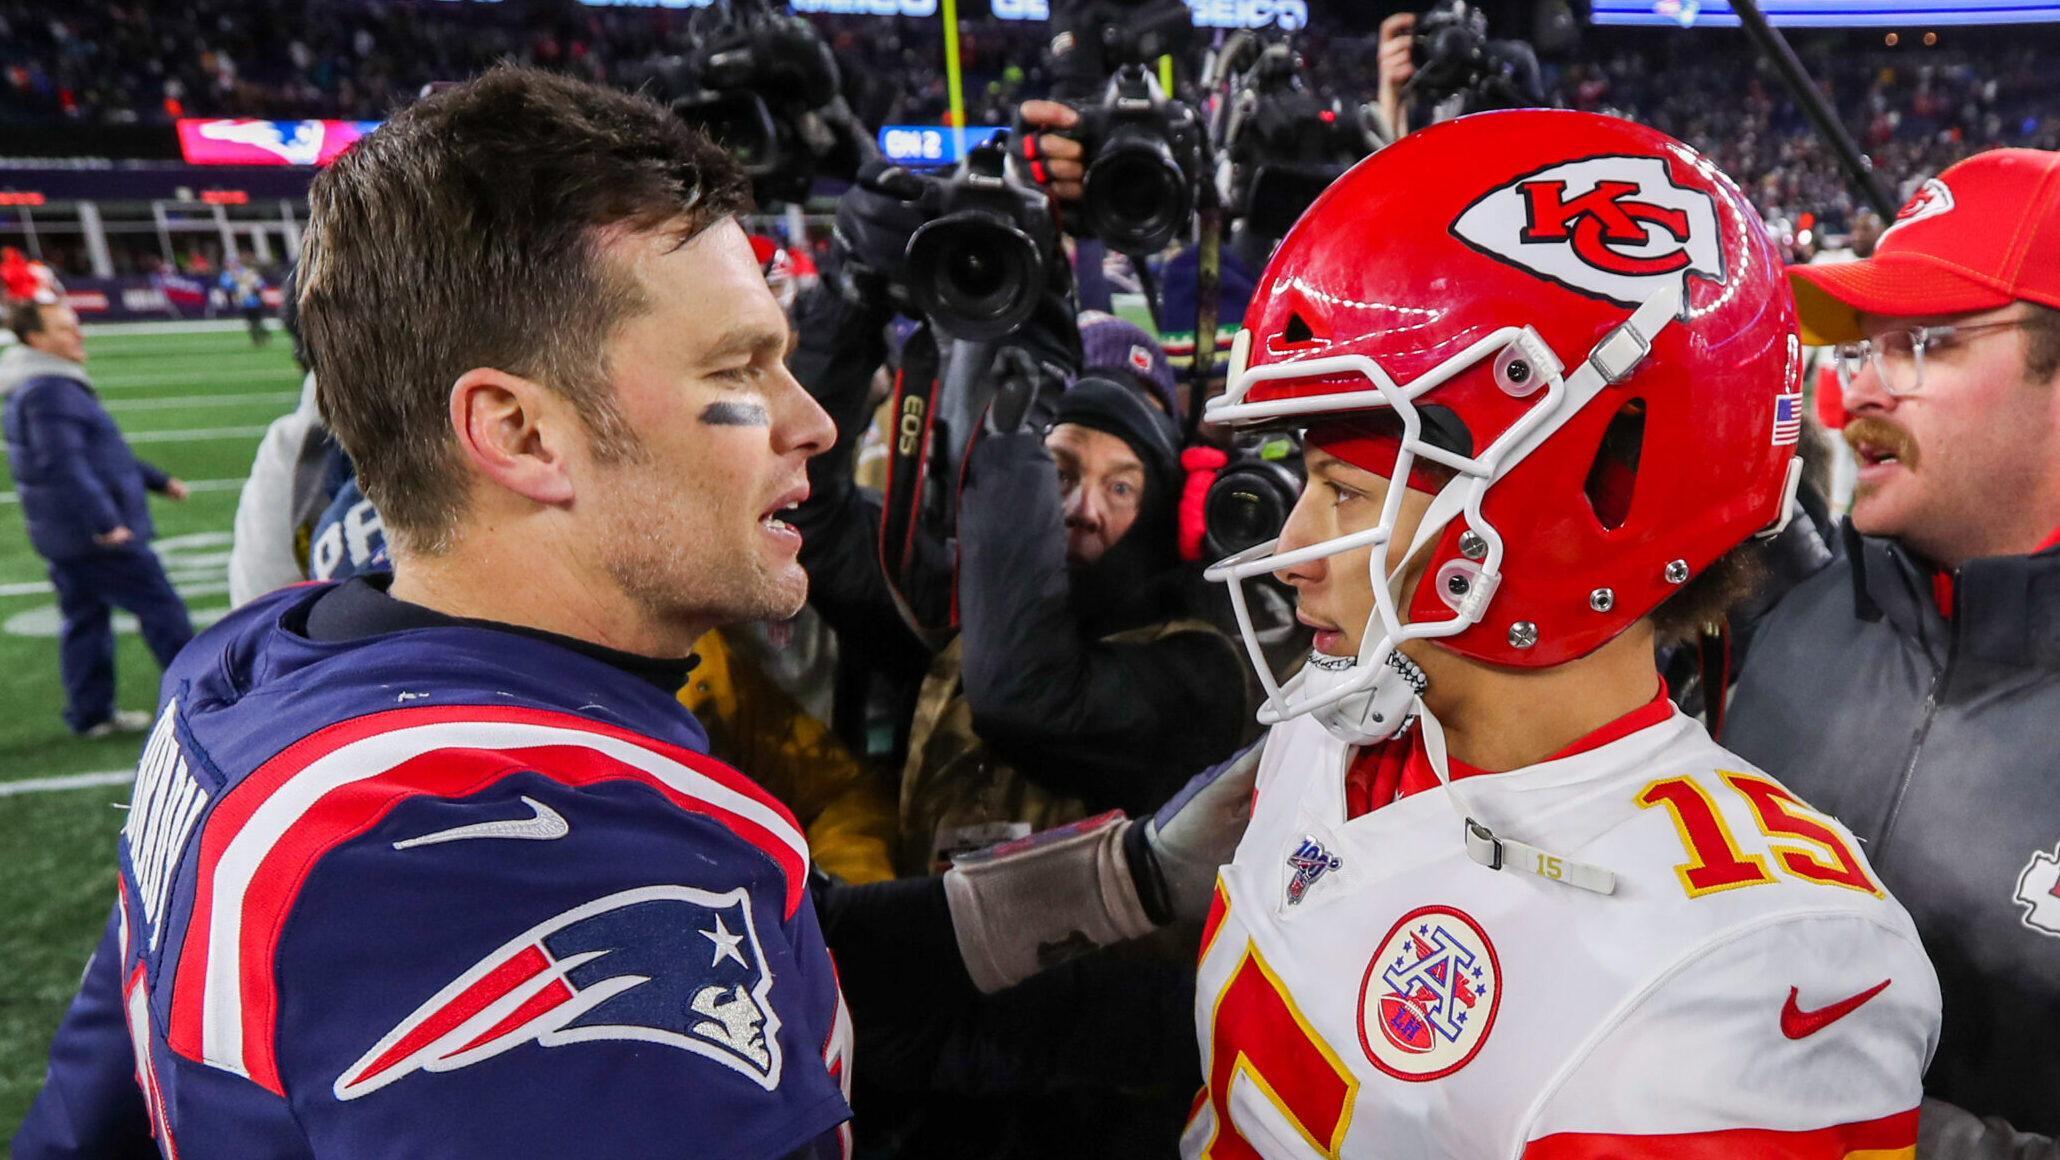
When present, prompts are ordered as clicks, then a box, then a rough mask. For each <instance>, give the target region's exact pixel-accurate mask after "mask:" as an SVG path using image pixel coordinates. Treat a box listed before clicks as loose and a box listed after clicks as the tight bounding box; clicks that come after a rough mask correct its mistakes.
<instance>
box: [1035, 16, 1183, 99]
mask: <svg viewBox="0 0 2060 1160" xmlns="http://www.w3.org/2000/svg"><path fill="white" fill-rule="evenodd" d="M1051 27H1052V29H1053V33H1054V35H1053V36H1052V40H1051V48H1050V52H1051V66H1052V97H1053V98H1054V99H1055V100H1061V101H1065V102H1066V103H1067V104H1075V105H1077V104H1079V103H1081V102H1086V101H1092V100H1094V99H1095V98H1096V97H1097V96H1099V95H1100V94H1101V91H1102V88H1103V87H1104V86H1105V85H1106V84H1107V83H1108V78H1109V74H1110V73H1111V72H1113V71H1115V69H1116V68H1118V67H1119V66H1122V65H1125V64H1150V63H1151V62H1153V61H1156V60H1158V59H1159V58H1160V57H1162V56H1174V57H1181V56H1185V55H1186V54H1187V52H1188V50H1189V48H1191V47H1193V42H1194V40H1195V34H1194V33H1195V29H1194V13H1193V10H1192V9H1190V8H1189V7H1188V6H1187V3H1186V0H1054V2H1053V4H1052V5H1051Z"/></svg>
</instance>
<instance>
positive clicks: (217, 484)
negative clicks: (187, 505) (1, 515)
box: [0, 479, 244, 507]
mask: <svg viewBox="0 0 2060 1160" xmlns="http://www.w3.org/2000/svg"><path fill="white" fill-rule="evenodd" d="M243 482H244V481H243V480H241V479H189V480H187V481H186V490H187V491H191V492H203V491H235V490H237V489H239V488H241V487H242V486H243ZM20 502H21V493H20V492H18V491H0V507H6V506H7V505H8V504H11V503H20Z"/></svg>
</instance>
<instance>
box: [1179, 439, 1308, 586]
mask: <svg viewBox="0 0 2060 1160" xmlns="http://www.w3.org/2000/svg"><path fill="white" fill-rule="evenodd" d="M1226 454H1227V455H1228V456H1229V462H1227V463H1225V464H1224V465H1223V466H1222V467H1221V468H1219V469H1218V470H1217V472H1216V478H1215V480H1214V481H1213V482H1211V483H1210V484H1209V491H1208V494H1207V495H1206V496H1205V497H1204V498H1203V500H1202V528H1203V531H1202V553H1203V558H1204V559H1207V560H1221V559H1223V558H1224V557H1226V556H1232V555H1235V554H1237V553H1239V552H1242V551H1244V550H1245V549H1247V548H1251V547H1255V546H1257V545H1259V544H1263V543H1265V542H1266V541H1268V540H1273V539H1278V538H1279V537H1280V532H1281V529H1282V528H1284V527H1286V526H1287V519H1288V513H1289V512H1291V511H1293V510H1294V508H1295V501H1296V500H1298V499H1300V498H1301V497H1302V487H1303V485H1304V482H1305V480H1306V474H1305V469H1304V468H1303V466H1302V446H1301V440H1300V439H1299V438H1298V437H1297V436H1295V435H1294V434H1291V433H1285V432H1280V431H1274V432H1264V431H1261V432H1255V433H1250V434H1246V435H1242V436H1240V438H1239V439H1238V440H1237V442H1236V443H1234V444H1233V445H1232V446H1230V447H1229V448H1227V449H1226Z"/></svg>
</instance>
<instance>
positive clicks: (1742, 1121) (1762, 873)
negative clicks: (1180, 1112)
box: [1182, 708, 1939, 1160]
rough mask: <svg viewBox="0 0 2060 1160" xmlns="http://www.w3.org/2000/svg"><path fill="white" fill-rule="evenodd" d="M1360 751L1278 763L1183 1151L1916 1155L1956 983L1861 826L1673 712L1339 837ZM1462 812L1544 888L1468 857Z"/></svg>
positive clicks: (1244, 860)
mask: <svg viewBox="0 0 2060 1160" xmlns="http://www.w3.org/2000/svg"><path fill="white" fill-rule="evenodd" d="M1653 711H1654V713H1655V714H1656V713H1657V712H1658V709H1657V708H1655V709H1654V710H1653ZM1413 742H1414V738H1413V735H1411V736H1410V737H1405V738H1404V739H1401V740H1398V741H1394V742H1390V743H1389V744H1404V745H1406V744H1411V743H1413ZM1353 754H1354V751H1353V750H1352V749H1351V748H1349V747H1348V746H1346V745H1345V744H1344V743H1342V742H1339V741H1337V740H1334V739H1333V738H1332V737H1331V736H1330V735H1329V734H1328V733H1326V732H1325V731H1324V730H1323V728H1322V727H1321V726H1320V725H1319V724H1318V723H1317V722H1315V721H1314V720H1312V719H1310V718H1307V717H1302V718H1297V719H1295V720H1292V721H1290V722H1287V723H1285V724H1283V725H1280V726H1276V727H1275V728H1274V730H1273V733H1272V736H1271V737H1270V738H1269V739H1268V741H1267V745H1266V752H1265V755H1264V758H1263V759H1262V761H1261V764H1260V769H1259V775H1258V778H1259V780H1258V791H1257V797H1256V801H1255V805H1254V814H1253V818H1252V822H1251V827H1250V829H1249V830H1248V831H1247V832H1246V834H1245V838H1244V841H1243V843H1242V844H1240V845H1239V847H1238V850H1237V855H1236V857H1235V859H1234V860H1233V861H1232V862H1231V864H1230V865H1228V866H1226V867H1224V868H1223V871H1222V877H1221V880H1220V883H1219V885H1218V888H1217V897H1216V903H1215V910H1214V912H1213V913H1212V914H1211V915H1210V919H1209V923H1208V926H1207V927H1206V928H1205V931H1204V935H1203V945H1202V959H1201V968H1200V977H1199V980H1198V985H1197V994H1196V1012H1195V1021H1196V1024H1197V1028H1198V1031H1199V1033H1200V1036H1201V1047H1202V1059H1203V1066H1204V1069H1205V1072H1206V1089H1205V1090H1204V1092H1203V1095H1202V1098H1201V1099H1200V1101H1198V1103H1197V1107H1196V1112H1195V1115H1194V1118H1193V1119H1192V1120H1191V1121H1190V1123H1189V1125H1188V1129H1187V1132H1186V1135H1185V1137H1184V1138H1183V1141H1182V1152H1183V1154H1184V1155H1185V1156H1187V1157H1191V1158H1192V1157H1219V1158H1225V1157H1249V1156H1263V1157H1269V1158H1275V1157H1311V1156H1328V1157H1380V1158H1381V1160H1409V1158H1412V1157H1440V1158H1444V1157H1512V1158H1514V1157H1525V1158H1541V1157H1542V1158H1551V1160H1562V1158H1564V1160H1599V1158H1601V1157H1611V1158H1631V1160H1635V1158H1642V1157H1647V1156H1651V1157H1660V1156H1668V1157H1675V1156H1693V1157H1717V1156H1735V1155H1753V1156H1784V1157H1785V1156H1795V1157H1805V1156H1807V1157H1848V1156H1851V1157H1860V1156H1864V1157H1868V1158H1870V1160H1886V1158H1888V1157H1907V1156H1909V1155H1910V1154H1911V1152H1912V1150H1913V1146H1914V1144H1915V1141H1916V1133H1917V1107H1918V1104H1919V1102H1920V1100H1921V1098H1922V1093H1921V1087H1920V1083H1919V1081H1920V1078H1921V1077H1922V1075H1923V1072H1924V1067H1925V1064H1926V1063H1927V1062H1928V1061H1929V1059H1930V1057H1931V1051H1932V1048H1933V1046H1934V1045H1935V1043H1936V1041H1937V1036H1938V1023H1939V990H1938V981H1937V979H1936V977H1935V976H1934V975H1933V973H1932V969H1931V964H1930V962H1929V960H1928V959H1927V958H1926V957H1925V954H1924V951H1923V949H1922V947H1921V946H1920V945H1919V943H1918V940H1917V935H1916V932H1915V930H1914V929H1913V928H1912V927H1911V924H1910V920H1909V917H1908V916H1907V915H1906V914H1905V913H1904V911H1903V908H1902V907H1901V906H1900V905H1899V904H1897V903H1896V901H1895V900H1894V899H1892V898H1890V897H1888V896H1887V895H1886V894H1885V893H1884V892H1883V891H1882V890H1881V889H1880V887H1879V884H1878V882H1877V880H1876V879H1875V878H1874V875H1873V871H1872V869H1871V868H1870V867H1869V866H1868V865H1867V862H1866V859H1865V858H1864V856H1863V855H1862V854H1861V853H1860V851H1859V848H1858V844H1857V843H1856V842H1855V841H1854V840H1853V838H1852V835H1851V834H1850V833H1849V832H1848V831H1847V830H1846V829H1845V827H1844V826H1841V825H1839V824H1838V823H1837V822H1836V821H1833V820H1832V819H1830V818H1828V817H1825V816H1824V815H1822V814H1818V813H1816V812H1814V811H1812V810H1811V809H1810V808H1809V807H1808V806H1806V805H1804V804H1802V803H1801V802H1799V801H1798V800H1797V799H1796V798H1794V797H1793V796H1792V795H1790V794H1789V793H1788V791H1787V790H1786V789H1784V788H1782V787H1781V785H1780V784H1779V783H1777V782H1775V781H1774V780H1773V779H1771V778H1769V777H1767V776H1766V775H1765V774H1762V773H1760V772H1758V771H1756V770H1754V769H1753V768H1752V767H1751V766H1750V765H1748V764H1746V763H1745V762H1743V761H1741V760H1740V759H1739V758H1737V757H1736V756H1734V755H1732V754H1731V753H1729V752H1727V751H1726V750H1724V749H1723V748H1721V747H1720V746H1718V745H1717V744H1716V743H1715V742H1713V741H1711V740H1710V738H1709V736H1708V734H1707V733H1705V732H1704V731H1703V729H1702V727H1701V725H1700V724H1699V723H1698V722H1696V721H1695V720H1694V719H1693V718H1690V717H1687V716H1684V715H1682V714H1681V713H1679V712H1678V711H1674V712H1673V713H1672V715H1671V716H1670V717H1667V718H1665V719H1662V720H1660V721H1659V722H1658V723H1657V724H1652V725H1649V726H1647V727H1645V728H1641V729H1637V730H1636V731H1634V732H1630V733H1628V734H1627V735H1624V736H1621V737H1619V738H1617V739H1616V740H1613V741H1608V742H1606V743H1604V744H1601V745H1600V746H1599V747H1596V748H1592V749H1589V750H1587V751H1585V752H1578V753H1575V754H1574V755H1572V756H1562V757H1559V758H1556V759H1554V760H1549V761H1545V762H1541V763H1539V764H1537V765H1533V766H1529V767H1526V768H1523V769H1518V770H1513V771H1510V772H1507V773H1500V774H1494V775H1486V776H1476V777H1468V778H1465V779H1462V780H1461V781H1459V782H1457V783H1456V796H1455V789H1454V788H1453V787H1451V786H1440V787H1438V788H1434V789H1429V790H1426V791H1423V792H1420V793H1415V794H1412V795H1410V796H1408V797H1404V798H1401V799H1399V800H1397V801H1395V802H1393V803H1391V804H1389V805H1386V806H1384V807H1382V808H1380V809H1376V810H1373V811H1371V812H1369V813H1366V814H1363V815H1361V816H1359V817H1357V818H1352V819H1350V820H1347V818H1346V816H1345V808H1344V786H1345V778H1346V772H1347V768H1348V763H1349V762H1350V761H1351V759H1352V756H1353ZM1466 817H1471V818H1474V819H1476V820H1477V821H1479V822H1480V823H1481V824H1483V825H1484V826H1486V827H1487V828H1488V829H1489V830H1492V831H1493V832H1494V833H1495V834H1496V835H1499V836H1503V837H1506V838H1509V839H1520V840H1521V841H1522V842H1524V843H1527V844H1528V845H1529V846H1530V847H1536V848H1537V849H1536V850H1527V851H1525V852H1524V857H1525V858H1527V859H1529V860H1531V861H1533V862H1535V863H1536V864H1535V865H1532V866H1529V867H1519V866H1516V865H1512V864H1507V863H1505V865H1504V866H1503V868H1502V869H1500V870H1495V869H1490V868H1489V866H1488V865H1486V864H1484V863H1483V862H1482V861H1477V860H1476V859H1475V858H1474V857H1472V856H1470V855H1469V853H1468V850H1467V845H1466V842H1465V824H1464V819H1465V818H1466ZM1539 851H1543V852H1539ZM1511 857H1512V859H1514V857H1515V856H1514V855H1512V856H1511ZM1583 865H1585V866H1588V867H1599V868H1601V869H1603V870H1607V871H1609V872H1611V873H1612V874H1613V875H1614V880H1615V881H1614V890H1613V892H1611V893H1607V894H1604V893H1599V892H1595V891H1592V890H1588V889H1581V888H1577V887H1575V886H1572V885H1569V884H1568V882H1567V881H1566V879H1568V878H1571V877H1579V876H1580V875H1579V874H1576V873H1575V872H1574V871H1575V869H1577V868H1578V867H1580V866H1583ZM1554 875H1557V876H1558V878H1559V879H1560V880H1555V878H1554Z"/></svg>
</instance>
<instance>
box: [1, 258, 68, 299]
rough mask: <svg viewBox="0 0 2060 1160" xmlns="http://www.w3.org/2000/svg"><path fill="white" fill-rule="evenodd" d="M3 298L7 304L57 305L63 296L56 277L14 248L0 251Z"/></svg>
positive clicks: (62, 289) (39, 263)
mask: <svg viewBox="0 0 2060 1160" xmlns="http://www.w3.org/2000/svg"><path fill="white" fill-rule="evenodd" d="M0 291H4V293H0V299H4V300H5V301H6V303H7V304H8V305H10V306H11V305H14V304H15V303H18V302H55V301H57V300H58V295H60V294H63V293H64V287H63V286H62V285H61V284H59V282H58V281H57V274H56V273H55V272H54V271H52V270H51V269H50V267H49V266H48V265H46V264H44V263H42V262H32V261H30V260H29V259H28V258H27V257H26V256H25V255H23V254H22V252H21V251H20V250H17V249H15V248H14V247H13V246H7V247H5V248H0Z"/></svg>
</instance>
